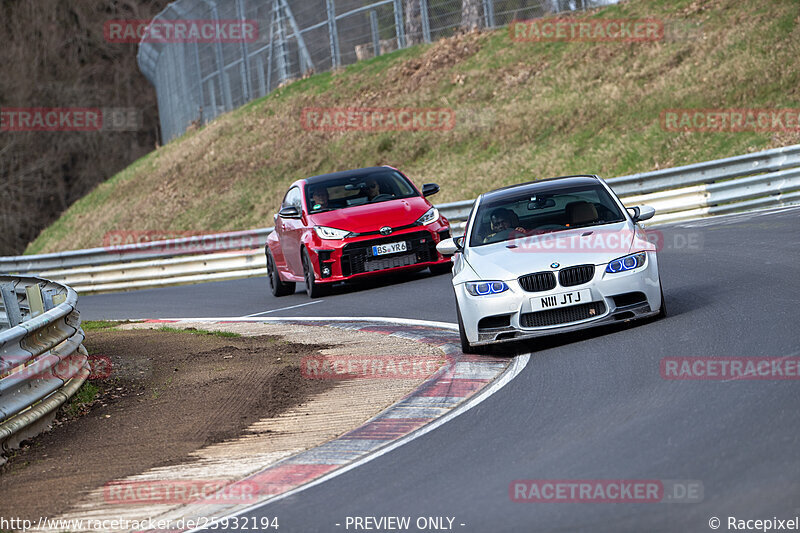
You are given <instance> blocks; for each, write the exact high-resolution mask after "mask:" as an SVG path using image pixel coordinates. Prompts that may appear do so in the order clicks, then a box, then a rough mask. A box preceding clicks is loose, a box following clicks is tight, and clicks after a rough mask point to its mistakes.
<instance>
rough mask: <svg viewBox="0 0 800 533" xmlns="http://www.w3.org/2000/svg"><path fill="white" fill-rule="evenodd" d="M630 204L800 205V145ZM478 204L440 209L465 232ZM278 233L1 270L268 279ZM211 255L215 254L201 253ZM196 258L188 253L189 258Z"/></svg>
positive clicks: (101, 281)
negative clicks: (271, 241)
mask: <svg viewBox="0 0 800 533" xmlns="http://www.w3.org/2000/svg"><path fill="white" fill-rule="evenodd" d="M606 181H607V183H608V184H609V185H610V186H611V187H612V188H613V189H614V191H615V192H616V193H617V194H618V195H619V196H620V197H621V199H622V201H623V202H624V203H625V205H629V206H634V205H642V204H647V205H651V206H653V207H654V208H655V209H656V216H655V217H654V218H653V223H665V222H675V221H680V220H688V219H692V218H698V217H705V216H711V215H719V214H727V213H734V212H737V211H746V210H750V209H758V208H764V207H775V206H782V205H790V204H795V203H800V145H794V146H787V147H784V148H776V149H773V150H765V151H763V152H756V153H753V154H747V155H740V156H736V157H730V158H725V159H717V160H713V161H706V162H703V163H697V164H694V165H686V166H682V167H675V168H668V169H663V170H656V171H654V172H645V173H641V174H633V175H630V176H621V177H618V178H610V179H608V180H606ZM473 203H474V200H464V201H461V202H452V203H448V204H441V205H438V206H437V207H438V208H439V211H440V212H441V213H442V214H443V215H444V216H446V217H447V218H448V219H449V220H450V222H451V224H452V227H453V233H454V234H459V232H461V231H463V229H464V221H465V220H466V218H467V216H469V211H470V209H471V208H472V204H473ZM271 231H272V228H261V229H256V230H249V231H239V232H229V233H221V234H216V235H205V236H197V237H189V238H185V239H174V240H169V241H158V242H149V243H143V244H131V245H126V246H118V247H107V248H92V249H88V250H75V251H69V252H62V253H56V254H44V255H31V256H17V257H0V271H1V272H14V273H36V274H38V275H41V276H43V277H46V278H48V279H53V280H56V281H60V282H63V283H68V284H69V285H71V286H72V287H73V288H75V290H77V291H78V292H81V293H90V292H108V291H119V290H132V289H139V288H147V287H160V286H165V285H178V284H184V283H200V282H204V281H219V280H225V279H237V278H246V277H256V276H265V275H266V262H265V256H264V253H263V247H264V244H265V243H266V239H267V235H269V233H270V232H271ZM207 249H213V250H215V251H216V253H203V252H204V251H205V250H207ZM189 252H190V253H189Z"/></svg>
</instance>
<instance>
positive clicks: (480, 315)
mask: <svg viewBox="0 0 800 533" xmlns="http://www.w3.org/2000/svg"><path fill="white" fill-rule="evenodd" d="M606 266H607V263H606V264H600V265H595V271H594V276H593V277H592V279H591V280H589V281H588V282H586V283H582V284H580V285H573V286H568V287H565V286H562V285H560V284H559V283H558V282H557V283H556V286H555V287H554V288H553V289H551V290H547V291H539V292H529V291H525V290H524V289H523V288H522V286H521V285H520V283H519V281H518V280H517V279H511V280H502V281H505V283H506V285H508V290H507V291H505V292H502V293H500V294H491V295H486V296H473V295H471V294H469V293H468V292H467V290H466V288H465V284H463V283H461V284H459V285H457V286H456V287H455V290H456V299H457V300H458V307H459V310H460V311H461V319H462V322H463V324H464V330H465V332H466V335H467V339H468V340H469V342H470V344H474V345H484V344H490V343H495V342H503V341H511V340H517V339H524V338H531V337H541V336H545V335H553V334H558V333H567V332H570V331H576V330H581V329H586V328H590V327H595V326H601V325H604V324H610V323H614V322H619V321H624V320H631V319H638V318H645V317H648V316H652V315H656V314H658V312H659V311H660V309H661V284H660V280H659V275H658V259H657V257H656V253H655V252H647V260H646V262H645V264H644V265H643V266H641V267H639V268H637V269H635V270H630V271H627V272H619V273H615V274H609V273H607V272H606V271H605V269H606ZM554 273H555V274H556V278H558V275H557V274H558V271H554ZM583 289H589V290H590V291H591V300H590V302H586V303H582V304H580V305H576V306H567V307H559V308H554V309H549V310H545V311H537V310H535V309H534V308H533V304H532V301H533V300H534V299H539V298H546V297H548V296H555V295H559V294H562V293H565V292H572V291H577V290H583ZM539 324H545V325H539Z"/></svg>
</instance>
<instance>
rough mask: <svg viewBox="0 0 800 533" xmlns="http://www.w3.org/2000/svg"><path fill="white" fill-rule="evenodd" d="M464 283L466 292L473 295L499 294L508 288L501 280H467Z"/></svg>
mask: <svg viewBox="0 0 800 533" xmlns="http://www.w3.org/2000/svg"><path fill="white" fill-rule="evenodd" d="M464 285H465V286H466V288H467V292H468V293H470V294H471V295H473V296H487V295H489V294H500V293H501V292H505V291H507V290H508V285H506V284H505V283H504V282H502V281H468V282H466V283H465V284H464Z"/></svg>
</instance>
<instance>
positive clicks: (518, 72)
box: [26, 0, 800, 253]
mask: <svg viewBox="0 0 800 533" xmlns="http://www.w3.org/2000/svg"><path fill="white" fill-rule="evenodd" d="M578 16H586V17H591V18H598V17H599V18H656V19H660V20H662V21H663V23H664V27H665V38H664V40H663V41H660V42H645V43H620V42H612V43H593V42H553V43H546V42H545V43H520V42H512V41H511V40H510V37H509V32H508V29H507V28H501V29H499V30H497V31H492V32H486V33H482V34H470V35H466V36H458V37H454V38H451V39H446V40H443V41H440V42H437V43H434V44H429V45H420V46H415V47H412V48H408V49H404V50H398V51H395V52H392V53H389V54H384V55H381V56H379V57H376V58H372V59H368V60H364V61H360V62H358V63H355V64H353V65H349V66H347V67H345V68H341V69H337V70H336V71H334V72H323V73H319V74H315V75H313V76H310V77H307V78H304V79H301V80H297V81H295V82H293V83H289V84H287V85H285V86H284V87H281V88H280V89H278V90H276V91H274V92H273V93H271V94H269V95H267V96H265V97H263V98H260V99H258V100H255V101H253V102H250V103H248V104H247V105H245V106H243V107H241V108H239V109H237V110H235V111H232V112H230V113H227V114H225V115H223V116H221V117H219V118H218V119H217V120H215V121H214V122H212V123H210V124H208V125H206V126H204V127H202V128H193V129H191V131H189V132H187V133H186V134H185V135H184V136H182V137H181V138H179V139H177V140H175V141H173V142H171V143H169V144H168V145H166V146H164V147H161V148H160V149H158V150H157V151H155V152H153V153H151V154H149V155H147V156H145V157H143V158H141V159H140V160H138V161H136V162H135V163H133V164H132V165H131V166H130V167H128V168H127V169H125V170H123V171H122V172H120V173H119V174H117V175H116V176H113V177H111V178H110V179H109V180H108V181H107V182H105V183H103V184H102V185H100V186H99V187H97V188H96V189H95V190H94V191H92V192H91V193H89V194H88V195H87V196H86V197H84V198H82V199H81V200H79V201H78V202H76V203H75V204H74V205H73V206H72V207H70V208H69V209H68V210H67V212H66V213H64V214H63V215H62V216H61V218H60V219H59V220H58V221H56V222H55V223H54V224H53V225H52V226H50V227H49V228H47V229H46V230H44V231H43V232H42V233H41V234H40V235H39V237H38V238H37V239H36V240H35V241H34V242H33V243H31V244H30V245H29V247H28V249H27V250H26V253H40V252H55V251H60V250H65V249H70V248H76V247H94V246H102V245H103V235H104V234H105V233H106V232H108V231H112V230H115V231H119V230H122V231H125V230H131V231H137V230H160V231H174V230H193V231H199V232H214V231H225V230H236V229H247V228H260V227H267V226H271V225H272V224H273V219H272V216H273V214H274V213H275V212H276V210H277V207H278V205H279V203H280V200H281V198H282V196H283V194H284V193H285V191H286V187H287V186H288V185H289V184H290V183H291V182H292V181H294V180H296V179H299V178H303V177H307V176H311V175H314V174H320V173H325V172H331V171H336V170H342V169H348V168H357V167H361V166H371V165H382V164H389V165H392V166H396V167H398V168H400V169H401V170H403V171H404V172H406V173H407V174H408V175H409V176H410V177H411V178H412V179H413V180H414V181H416V182H417V183H427V182H436V183H439V184H440V185H441V192H440V193H439V194H438V195H437V196H435V197H434V198H433V200H434V201H435V202H437V203H438V202H441V203H444V202H449V201H455V200H463V199H468V198H474V197H475V196H476V195H478V194H480V193H482V192H485V191H487V190H490V189H493V188H496V187H501V186H505V185H511V184H514V183H519V182H522V181H531V180H534V179H539V178H545V177H551V176H558V175H565V174H570V173H591V174H599V175H600V176H603V177H613V176H620V175H625V174H632V173H637V172H646V171H649V170H655V169H658V168H666V167H670V166H678V165H685V164H691V163H696V162H699V161H705V160H709V159H716V158H721V157H728V156H733V155H738V154H743V153H747V152H753V151H757V150H763V149H768V148H773V147H777V146H785V145H789V144H795V143H799V142H800V134H798V133H797V132H794V133H683V132H677V133H676V132H667V131H664V130H663V129H662V128H661V126H660V123H659V115H660V112H661V111H662V110H664V109H670V108H679V109H685V108H726V107H728V108H731V107H736V108H743V107H759V108H764V107H800V28H799V27H798V21H799V20H800V19H799V18H798V16H797V2H796V0H773V1H770V2H769V3H767V4H765V3H764V2H761V1H759V0H707V1H704V2H696V1H693V0H629V1H626V2H623V3H620V4H617V5H614V6H609V7H607V8H603V9H598V10H594V11H591V12H588V13H586V14H581V15H578ZM305 107H449V108H452V109H453V110H455V112H456V115H457V117H459V119H458V122H457V124H456V127H455V128H454V129H452V130H450V131H446V132H442V131H434V132H425V131H418V132H364V131H356V132H320V131H307V130H305V129H303V127H302V124H301V121H300V116H301V113H302V110H303V108H305Z"/></svg>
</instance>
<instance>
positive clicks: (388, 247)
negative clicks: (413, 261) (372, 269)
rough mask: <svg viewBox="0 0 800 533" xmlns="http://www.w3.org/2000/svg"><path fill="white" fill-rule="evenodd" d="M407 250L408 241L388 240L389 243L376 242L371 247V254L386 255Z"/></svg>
mask: <svg viewBox="0 0 800 533" xmlns="http://www.w3.org/2000/svg"><path fill="white" fill-rule="evenodd" d="M407 250H408V243H407V242H406V241H401V242H390V243H389V244H378V245H376V246H373V247H372V255H386V254H396V253H397V252H405V251H407Z"/></svg>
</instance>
